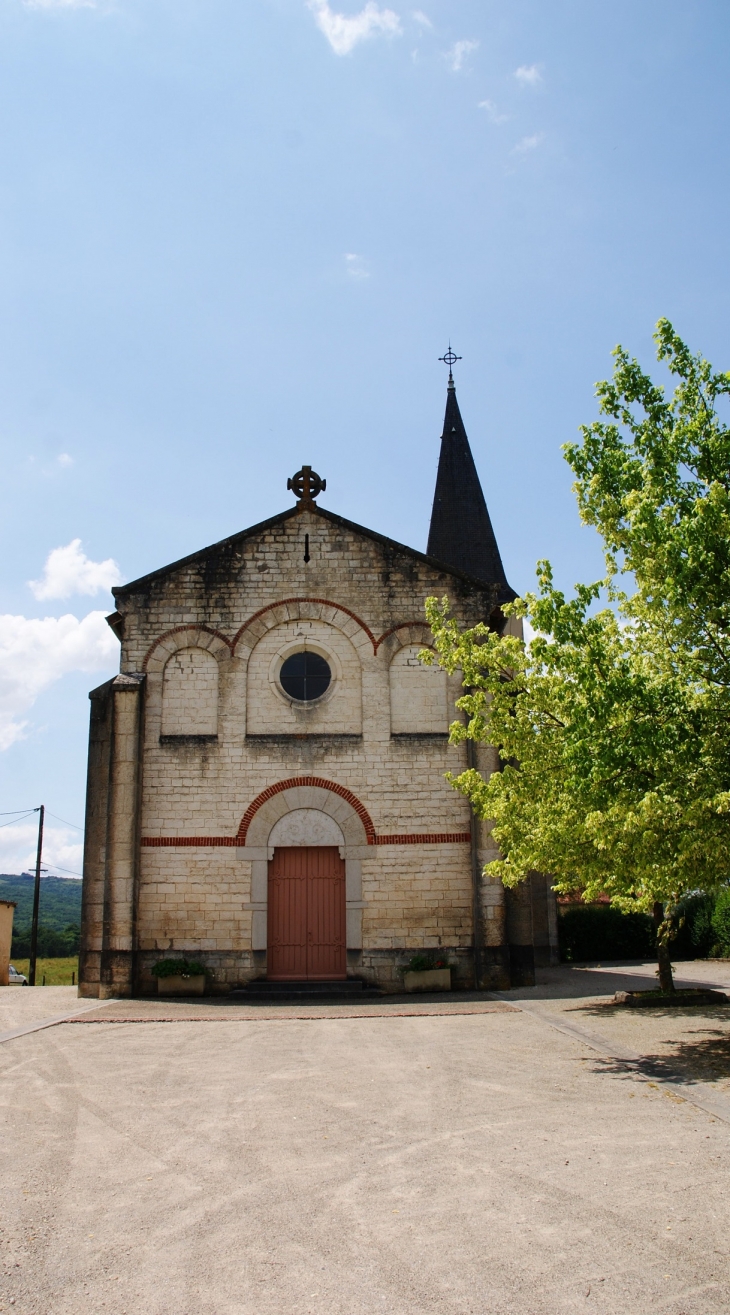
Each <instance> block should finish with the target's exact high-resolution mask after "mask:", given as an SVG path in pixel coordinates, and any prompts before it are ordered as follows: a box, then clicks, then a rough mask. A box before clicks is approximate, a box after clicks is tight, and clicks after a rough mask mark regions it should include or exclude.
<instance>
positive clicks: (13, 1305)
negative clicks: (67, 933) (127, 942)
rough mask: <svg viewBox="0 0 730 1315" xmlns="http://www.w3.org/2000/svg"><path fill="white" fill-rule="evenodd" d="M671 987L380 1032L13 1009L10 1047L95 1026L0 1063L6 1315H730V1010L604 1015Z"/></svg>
mask: <svg viewBox="0 0 730 1315" xmlns="http://www.w3.org/2000/svg"><path fill="white" fill-rule="evenodd" d="M679 969H680V970H679V972H678V978H679V979H681V980H686V981H693V982H698V983H699V982H707V983H712V984H713V985H715V986H719V987H723V986H727V987H730V964H728V963H724V964H719V965H717V964H707V963H705V964H682V965H680V966H679ZM651 971H652V970H651V967H646V968H644V969H641V968H631V969H626V968H622V969H620V970H619V969H602V970H583V969H569V968H565V967H564V968H562V969H556V970H550V971H548V972H546V973H545V974H543V979H542V981H541V983H540V985H539V986H538V987H537V988H535V989H534V990H532V991H517V992H510V993H508V994H506V995H504V996H502V997H500V998H499V999H496V998H494V997H491V998H489V997H480V998H477V997H473V996H468V997H467V996H464V997H459V996H455V995H454V996H450V997H446V996H444V997H440V998H434V997H431V998H429V999H428V1000H415V1001H414V1000H413V999H410V1000H403V999H400V1000H398V1001H387V1002H383V1003H377V1004H374V1005H360V1006H359V1007H357V1006H351V1005H347V1006H337V1005H316V1006H303V1007H301V1006H249V1007H247V1006H231V1005H219V1004H216V1003H212V1004H208V1003H207V1002H201V1003H199V1004H193V1005H188V1004H184V1003H182V1002H173V1003H167V1004H165V1003H163V1002H156V1001H150V1002H128V1003H124V1002H115V1003H113V1004H111V1005H108V1006H105V1007H104V1008H101V1009H93V1010H89V1009H88V1006H89V1003H90V1002H89V1001H80V1000H78V999H77V998H76V997H75V994H74V992H73V990H72V989H70V988H65V987H49V988H45V989H42V988H36V989H35V990H30V989H28V990H24V989H21V988H17V987H13V988H5V989H3V990H0V1033H2V1034H4V1035H5V1036H7V1033H8V1032H9V1031H11V1030H12V1029H14V1028H17V1027H20V1026H22V1025H28V1024H30V1023H32V1022H39V1021H41V1020H43V1019H45V1018H48V1017H50V1016H57V1015H60V1014H64V1013H66V1012H69V1011H77V1012H76V1020H75V1021H67V1022H63V1023H60V1024H57V1025H55V1026H52V1027H49V1028H46V1029H44V1030H39V1031H34V1032H30V1033H28V1034H26V1035H16V1036H14V1037H12V1038H11V1039H8V1040H5V1041H4V1042H3V1044H0V1072H1V1073H2V1084H1V1088H0V1089H1V1092H2V1119H3V1132H2V1178H1V1180H0V1187H1V1189H2V1201H3V1209H2V1232H0V1251H1V1253H2V1261H3V1264H2V1269H3V1277H2V1279H1V1280H0V1310H2V1311H9V1310H12V1311H14V1312H17V1313H18V1315H72V1313H73V1315H79V1312H91V1315H97V1312H102V1311H103V1312H108V1313H109V1315H122V1313H123V1312H127V1313H128V1315H132V1313H134V1315H254V1313H256V1315H305V1313H306V1312H312V1315H372V1313H373V1312H379V1311H383V1312H393V1313H394V1315H421V1313H424V1315H425V1313H426V1312H443V1315H467V1313H469V1315H471V1313H472V1312H473V1313H474V1315H502V1312H504V1315H507V1312H510V1315H556V1313H558V1312H572V1311H581V1312H582V1311H586V1312H606V1313H607V1315H608V1313H610V1315H619V1313H620V1315H624V1312H625V1313H626V1315H644V1313H645V1312H646V1315H649V1312H669V1313H671V1315H711V1313H714V1312H720V1311H723V1312H725V1311H726V1310H727V1308H728V1305H730V1281H729V1280H730V1266H729V1265H728V1256H729V1254H730V1234H729V1232H728V1223H729V1222H730V1208H729V1203H728V1190H727V1183H728V1165H729V1160H730V1156H729V1149H730V1146H729V1143H730V1017H729V1016H730V1006H728V1007H726V1008H724V1009H723V1008H722V1007H718V1008H709V1009H700V1010H687V1009H686V1010H681V1011H668V1010H663V1009H662V1010H658V1011H652V1012H651V1013H649V1012H648V1011H643V1012H641V1013H638V1012H636V1011H628V1010H618V1009H615V1008H613V1007H612V1006H610V1004H608V1003H607V1001H608V999H609V997H610V995H611V994H612V993H613V991H614V990H615V989H617V987H625V986H626V985H627V984H633V983H634V982H637V983H640V984H642V985H644V986H646V985H651V984H652V982H651ZM82 1010H84V1011H85V1012H81V1011H82ZM162 1020H168V1021H162ZM558 1028H561V1029H562V1028H565V1029H566V1030H558Z"/></svg>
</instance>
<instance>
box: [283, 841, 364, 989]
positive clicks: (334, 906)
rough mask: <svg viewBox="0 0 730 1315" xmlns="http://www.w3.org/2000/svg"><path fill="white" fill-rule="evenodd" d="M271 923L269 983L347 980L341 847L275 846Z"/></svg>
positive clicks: (343, 878) (343, 873)
mask: <svg viewBox="0 0 730 1315" xmlns="http://www.w3.org/2000/svg"><path fill="white" fill-rule="evenodd" d="M268 920H269V927H268V946H269V948H268V966H267V977H268V978H269V979H270V980H271V981H278V982H285V981H295V982H301V981H305V980H306V979H307V978H315V979H316V980H317V981H339V980H341V979H343V978H345V977H346V976H347V956H346V950H345V864H344V861H343V859H341V858H340V852H339V850H338V849H337V848H335V847H334V846H330V845H320V846H317V847H312V848H303V847H301V848H300V847H296V848H295V847H291V848H288V847H286V846H284V847H283V848H279V847H278V846H277V848H276V849H275V850H274V857H273V859H272V860H271V862H270V863H269V919H268Z"/></svg>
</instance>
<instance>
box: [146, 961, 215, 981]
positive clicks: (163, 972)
mask: <svg viewBox="0 0 730 1315" xmlns="http://www.w3.org/2000/svg"><path fill="white" fill-rule="evenodd" d="M152 974H153V976H154V977H204V976H205V975H206V970H205V968H204V966H203V964H202V963H198V962H197V960H194V959H193V960H190V959H160V960H159V961H158V962H157V963H156V964H154V966H153V968H152Z"/></svg>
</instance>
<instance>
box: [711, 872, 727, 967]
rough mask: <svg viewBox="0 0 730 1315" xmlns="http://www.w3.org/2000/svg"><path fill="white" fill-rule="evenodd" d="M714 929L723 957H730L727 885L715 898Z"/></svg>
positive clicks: (718, 951) (717, 951) (717, 949)
mask: <svg viewBox="0 0 730 1315" xmlns="http://www.w3.org/2000/svg"><path fill="white" fill-rule="evenodd" d="M712 930H713V932H714V934H715V940H716V942H717V948H716V950H715V953H719V954H721V955H722V956H723V958H728V957H730V889H728V887H725V889H724V890H721V891H720V894H719V895H718V897H717V899H716V900H715V908H714V911H713V914H712Z"/></svg>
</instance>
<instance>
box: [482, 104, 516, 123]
mask: <svg viewBox="0 0 730 1315" xmlns="http://www.w3.org/2000/svg"><path fill="white" fill-rule="evenodd" d="M479 109H480V110H486V112H487V115H488V116H489V119H490V122H491V123H506V122H507V120H508V118H509V115H508V114H500V112H499V110H498V109H497V106H496V105H495V103H494V101H493V100H480V102H479Z"/></svg>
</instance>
